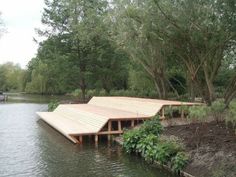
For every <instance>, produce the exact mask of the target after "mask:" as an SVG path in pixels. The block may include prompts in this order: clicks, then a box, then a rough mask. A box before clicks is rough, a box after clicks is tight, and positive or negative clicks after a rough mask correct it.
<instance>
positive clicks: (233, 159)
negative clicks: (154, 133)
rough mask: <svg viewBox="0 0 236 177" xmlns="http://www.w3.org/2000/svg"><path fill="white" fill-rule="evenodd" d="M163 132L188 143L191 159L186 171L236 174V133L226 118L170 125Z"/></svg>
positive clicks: (202, 175)
mask: <svg viewBox="0 0 236 177" xmlns="http://www.w3.org/2000/svg"><path fill="white" fill-rule="evenodd" d="M163 134H164V135H167V136H173V135H174V136H176V137H178V138H180V139H181V140H182V142H183V143H184V144H185V149H186V151H187V153H188V154H189V155H190V162H189V164H188V165H187V166H186V168H185V169H184V171H186V172H188V173H190V174H192V175H194V176H196V177H209V176H213V177H222V176H227V177H235V176H236V166H235V163H236V135H235V132H234V130H233V129H232V128H231V127H228V128H227V127H226V125H225V122H219V123H216V122H209V123H204V124H202V123H196V124H191V125H179V126H172V127H166V128H165V130H164V132H163Z"/></svg>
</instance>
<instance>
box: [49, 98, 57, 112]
mask: <svg viewBox="0 0 236 177" xmlns="http://www.w3.org/2000/svg"><path fill="white" fill-rule="evenodd" d="M59 104H60V102H59V101H58V100H53V101H51V102H50V103H49V104H48V111H49V112H52V111H54V110H55V109H56V108H57V106H59Z"/></svg>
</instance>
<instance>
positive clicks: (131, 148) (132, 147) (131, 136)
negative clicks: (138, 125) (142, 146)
mask: <svg viewBox="0 0 236 177" xmlns="http://www.w3.org/2000/svg"><path fill="white" fill-rule="evenodd" d="M142 136H143V134H142V132H141V131H139V130H138V129H134V130H130V131H126V132H125V133H124V134H123V140H124V143H123V147H124V149H125V151H126V152H128V153H131V152H136V151H137V145H138V143H139V141H140V139H141V137H142Z"/></svg>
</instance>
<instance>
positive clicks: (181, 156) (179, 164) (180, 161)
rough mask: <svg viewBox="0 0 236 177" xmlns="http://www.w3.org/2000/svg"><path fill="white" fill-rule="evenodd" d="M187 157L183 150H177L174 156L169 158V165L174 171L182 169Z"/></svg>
mask: <svg viewBox="0 0 236 177" xmlns="http://www.w3.org/2000/svg"><path fill="white" fill-rule="evenodd" d="M188 159H189V157H188V156H187V154H186V153H184V152H178V153H177V154H176V156H174V157H173V158H172V159H171V167H172V169H173V170H174V171H175V172H177V173H178V172H179V171H180V170H182V169H183V168H184V167H185V166H186V164H187V163H188Z"/></svg>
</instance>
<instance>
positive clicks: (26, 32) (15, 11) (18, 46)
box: [0, 0, 44, 68]
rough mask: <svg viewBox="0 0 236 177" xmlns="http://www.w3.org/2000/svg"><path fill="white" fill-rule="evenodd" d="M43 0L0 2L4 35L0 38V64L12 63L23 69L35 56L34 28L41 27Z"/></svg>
mask: <svg viewBox="0 0 236 177" xmlns="http://www.w3.org/2000/svg"><path fill="white" fill-rule="evenodd" d="M43 7H44V0H0V11H1V13H2V19H3V21H4V24H5V28H6V31H7V32H6V33H4V34H3V35H2V36H1V38H0V63H4V62H7V61H12V62H14V63H19V64H20V65H21V66H22V67H23V68H25V66H26V65H27V63H28V61H29V60H30V59H31V58H32V57H34V56H35V54H36V52H37V47H38V46H37V44H36V43H35V42H34V41H33V37H36V38H37V34H36V33H35V28H38V27H40V26H41V15H42V11H43Z"/></svg>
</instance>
